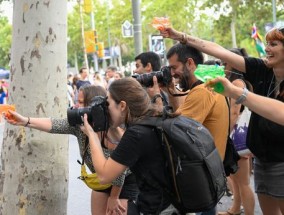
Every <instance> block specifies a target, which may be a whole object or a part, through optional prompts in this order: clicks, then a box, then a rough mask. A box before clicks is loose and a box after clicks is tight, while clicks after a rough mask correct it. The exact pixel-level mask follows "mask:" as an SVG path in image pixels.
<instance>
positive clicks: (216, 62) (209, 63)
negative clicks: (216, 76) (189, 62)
mask: <svg viewBox="0 0 284 215" xmlns="http://www.w3.org/2000/svg"><path fill="white" fill-rule="evenodd" d="M203 64H205V65H217V66H221V61H220V60H219V59H215V60H207V61H205V62H204V63H203Z"/></svg>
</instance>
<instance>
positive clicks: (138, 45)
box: [132, 0, 143, 56]
mask: <svg viewBox="0 0 284 215" xmlns="http://www.w3.org/2000/svg"><path fill="white" fill-rule="evenodd" d="M140 2H141V1H140V0H132V13H133V19H134V24H133V28H134V47H135V56H137V55H139V54H141V53H142V52H143V47H142V28H141V10H140Z"/></svg>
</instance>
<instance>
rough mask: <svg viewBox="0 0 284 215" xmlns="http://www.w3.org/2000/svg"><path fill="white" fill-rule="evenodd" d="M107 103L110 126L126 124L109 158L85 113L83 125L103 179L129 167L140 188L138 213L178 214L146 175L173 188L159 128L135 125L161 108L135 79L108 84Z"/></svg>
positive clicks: (108, 178) (98, 172) (110, 177)
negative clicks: (167, 170)
mask: <svg viewBox="0 0 284 215" xmlns="http://www.w3.org/2000/svg"><path fill="white" fill-rule="evenodd" d="M158 99H160V98H158ZM108 103H109V107H108V109H109V115H110V126H111V127H113V128H116V127H117V126H120V125H121V124H125V125H126V131H125V133H124V134H123V136H122V138H121V140H120V143H119V145H118V146H117V147H116V149H115V150H114V151H113V153H112V154H111V156H110V158H108V159H107V158H105V156H104V154H103V151H102V147H101V144H100V139H99V136H98V134H97V133H95V132H94V131H93V129H92V127H91V126H90V125H89V123H88V121H87V115H86V114H85V115H84V127H83V128H82V129H83V130H84V132H85V133H86V134H87V136H88V137H89V140H90V147H91V153H92V160H93V164H94V167H95V169H96V172H97V174H98V176H99V179H100V181H101V182H102V183H109V182H110V181H112V180H113V179H115V178H116V177H118V176H119V175H120V174H122V173H123V172H124V171H125V170H126V169H127V168H128V167H129V168H130V169H131V171H132V172H133V174H135V176H136V180H137V184H138V186H139V190H140V193H139V196H138V200H137V205H138V210H139V212H138V211H137V214H139V213H140V214H144V215H146V214H164V215H165V214H179V213H178V211H177V209H175V208H174V207H173V205H172V204H171V200H170V198H169V197H168V196H167V195H166V193H165V192H164V189H162V190H161V189H160V187H159V188H157V187H156V186H155V185H154V184H152V183H149V182H148V181H147V178H149V177H150V178H153V179H155V181H156V182H158V183H159V184H160V185H163V186H162V187H168V188H169V189H170V182H169V180H170V177H169V176H168V175H166V171H165V168H166V167H165V158H164V154H163V151H162V145H161V143H160V141H159V137H158V135H157V133H156V130H155V129H153V128H152V127H150V126H145V125H137V124H135V122H137V120H139V119H142V118H144V117H147V116H154V115H157V114H159V110H158V107H157V106H156V105H154V104H152V103H151V99H150V98H149V96H148V94H147V92H146V91H145V90H144V89H143V87H142V86H141V85H140V83H139V82H137V81H136V80H135V79H133V78H124V79H120V80H116V81H114V82H113V83H112V84H111V85H110V87H109V91H108ZM142 176H143V177H142ZM150 181H151V180H150ZM132 214H134V213H132Z"/></svg>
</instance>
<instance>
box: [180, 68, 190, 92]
mask: <svg viewBox="0 0 284 215" xmlns="http://www.w3.org/2000/svg"><path fill="white" fill-rule="evenodd" d="M189 77H190V71H189V70H188V69H187V68H186V66H185V65H184V66H183V73H182V76H181V77H180V78H179V87H180V88H181V89H182V91H183V92H185V91H187V90H189V89H190V86H189V83H188V80H189Z"/></svg>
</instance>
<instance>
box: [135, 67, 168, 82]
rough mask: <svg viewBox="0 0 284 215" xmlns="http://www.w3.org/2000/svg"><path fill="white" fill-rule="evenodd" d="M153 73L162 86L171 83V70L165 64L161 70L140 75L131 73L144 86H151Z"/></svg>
mask: <svg viewBox="0 0 284 215" xmlns="http://www.w3.org/2000/svg"><path fill="white" fill-rule="evenodd" d="M154 75H155V76H156V77H157V81H158V83H159V84H162V85H163V86H167V85H168V84H169V83H171V80H172V75H171V70H170V68H169V67H167V66H165V67H163V68H162V69H161V71H158V72H151V73H146V74H141V75H132V77H133V78H135V79H136V80H137V81H138V82H139V83H140V84H141V85H143V86H145V87H151V86H153V76H154Z"/></svg>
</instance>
